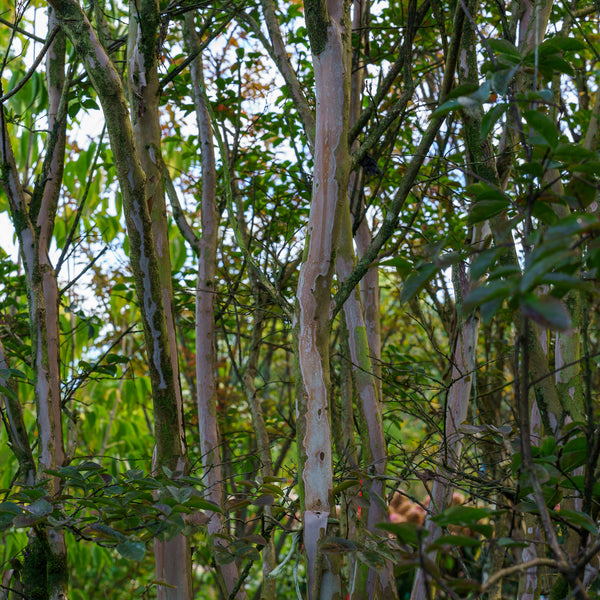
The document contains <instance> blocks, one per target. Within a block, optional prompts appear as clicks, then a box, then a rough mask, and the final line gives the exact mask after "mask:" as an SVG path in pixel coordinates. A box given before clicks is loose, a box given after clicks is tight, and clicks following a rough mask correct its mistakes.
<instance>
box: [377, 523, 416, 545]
mask: <svg viewBox="0 0 600 600" xmlns="http://www.w3.org/2000/svg"><path fill="white" fill-rule="evenodd" d="M377 527H378V528H379V529H383V530H384V531H389V532H390V533H393V534H394V535H395V536H396V537H397V538H398V539H399V540H400V541H401V542H404V543H405V544H408V545H409V546H414V547H417V546H418V545H419V540H420V539H421V535H420V530H421V529H422V527H421V526H420V525H417V524H416V523H378V524H377Z"/></svg>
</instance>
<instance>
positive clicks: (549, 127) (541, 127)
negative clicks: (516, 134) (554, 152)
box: [523, 110, 558, 148]
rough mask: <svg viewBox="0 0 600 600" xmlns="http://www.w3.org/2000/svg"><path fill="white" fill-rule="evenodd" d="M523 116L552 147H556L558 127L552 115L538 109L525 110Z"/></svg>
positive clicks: (532, 128) (531, 127)
mask: <svg viewBox="0 0 600 600" xmlns="http://www.w3.org/2000/svg"><path fill="white" fill-rule="evenodd" d="M523 116H524V117H525V120H526V121H527V124H528V125H529V127H530V129H531V130H534V131H535V132H536V133H537V134H539V135H540V136H542V138H543V139H544V140H545V141H546V142H547V144H548V145H549V146H550V147H551V148H556V146H557V145H558V128H557V127H556V124H555V123H554V121H553V120H552V119H551V118H550V117H548V116H547V115H545V114H544V113H541V112H540V111H538V110H524V111H523Z"/></svg>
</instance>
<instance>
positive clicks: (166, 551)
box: [127, 0, 192, 600]
mask: <svg viewBox="0 0 600 600" xmlns="http://www.w3.org/2000/svg"><path fill="white" fill-rule="evenodd" d="M159 25H160V8H159V5H158V2H156V1H155V0H142V2H139V3H135V4H134V3H131V4H130V19H129V43H128V47H127V49H128V56H127V58H128V71H127V83H128V87H129V98H130V100H131V121H132V126H133V137H134V140H135V145H136V147H137V149H138V152H139V158H140V163H141V166H142V169H143V170H144V174H145V176H146V203H147V205H148V212H149V215H150V221H151V228H152V239H153V242H154V251H155V254H156V261H157V266H158V276H159V281H158V283H159V286H160V295H161V299H162V303H163V307H164V318H165V324H166V334H167V338H168V344H169V354H170V361H171V370H172V379H173V382H172V389H173V391H174V396H173V398H172V399H171V401H172V403H173V405H174V406H173V409H174V412H175V414H176V418H175V419H173V416H174V415H173V414H172V415H171V417H170V419H171V420H170V422H168V423H165V424H164V426H166V427H167V428H169V429H170V435H171V436H172V437H173V439H175V440H179V444H178V446H174V447H173V449H174V450H175V453H176V454H175V455H174V456H172V455H164V456H161V455H160V454H158V453H157V455H156V463H157V465H162V464H171V465H172V464H174V463H176V464H177V470H178V471H180V472H182V473H187V471H188V469H189V465H188V459H187V450H186V443H185V430H184V426H183V401H182V397H181V383H180V378H179V361H178V358H177V357H178V351H177V339H176V331H175V319H174V311H173V289H172V282H171V258H170V253H169V237H168V222H167V213H166V206H165V191H164V175H163V170H164V166H163V163H162V152H161V129H160V114H159V103H160V92H159V79H158V65H157V62H158V51H159V48H158V44H159V39H158V37H159ZM157 425H158V426H159V427H160V424H157ZM154 554H155V563H156V574H157V579H158V580H159V581H164V582H166V583H167V584H168V585H166V586H158V587H157V594H158V599H159V600H189V598H191V595H192V575H191V555H190V547H189V542H188V539H187V538H186V537H185V536H184V535H178V536H176V537H175V538H173V539H172V540H169V541H166V540H158V539H155V540H154Z"/></svg>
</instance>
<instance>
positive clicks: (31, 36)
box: [0, 17, 46, 44]
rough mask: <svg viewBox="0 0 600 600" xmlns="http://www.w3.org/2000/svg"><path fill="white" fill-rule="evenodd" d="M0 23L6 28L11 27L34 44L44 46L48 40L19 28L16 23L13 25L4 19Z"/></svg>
mask: <svg viewBox="0 0 600 600" xmlns="http://www.w3.org/2000/svg"><path fill="white" fill-rule="evenodd" d="M0 23H2V25H6V26H8V27H10V28H11V29H13V30H14V31H16V32H17V33H20V34H21V35H24V36H25V37H28V38H29V39H32V40H33V41H34V42H39V43H40V44H43V43H45V42H46V40H45V39H44V38H41V37H38V36H37V35H35V34H33V33H30V32H29V31H26V30H25V29H21V27H19V26H18V25H17V24H16V23H11V22H10V21H7V20H6V19H3V18H2V17H0Z"/></svg>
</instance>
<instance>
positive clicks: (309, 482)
mask: <svg viewBox="0 0 600 600" xmlns="http://www.w3.org/2000/svg"><path fill="white" fill-rule="evenodd" d="M304 8H305V15H306V25H307V30H308V35H309V39H310V43H311V50H312V59H313V67H314V73H315V97H316V102H317V114H316V135H315V153H314V171H313V191H312V203H311V208H310V216H309V223H308V230H307V235H306V246H305V252H304V257H303V262H302V266H301V268H300V275H299V279H298V289H297V295H296V306H297V310H296V331H297V340H298V350H297V360H298V371H299V376H300V378H301V382H299V383H301V385H299V386H298V388H299V390H301V392H300V393H299V394H298V396H297V398H296V409H297V444H298V457H299V467H300V479H301V490H302V496H301V500H302V521H303V525H304V546H305V550H306V559H307V578H308V596H309V598H310V599H311V600H312V599H316V598H322V599H329V598H339V597H340V595H341V583H340V576H339V567H338V563H339V561H338V560H337V558H336V557H335V556H334V555H331V554H330V555H323V554H321V553H320V552H319V540H320V539H321V538H323V537H324V536H325V535H326V534H327V519H328V518H329V515H330V514H331V513H332V511H333V510H334V507H333V498H332V492H333V465H332V441H331V440H332V436H331V425H330V417H329V402H330V398H329V388H330V372H329V334H330V328H331V317H330V306H331V283H332V276H333V270H334V260H335V259H334V250H335V248H336V246H337V240H338V236H339V214H340V208H341V207H342V206H343V205H345V204H346V203H347V187H348V173H349V165H350V155H349V149H348V114H349V95H350V64H349V54H348V48H349V43H350V21H349V14H348V8H349V4H348V3H345V2H343V1H341V0H329V1H328V2H326V3H325V2H319V1H318V0H315V1H311V2H305V5H304Z"/></svg>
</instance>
